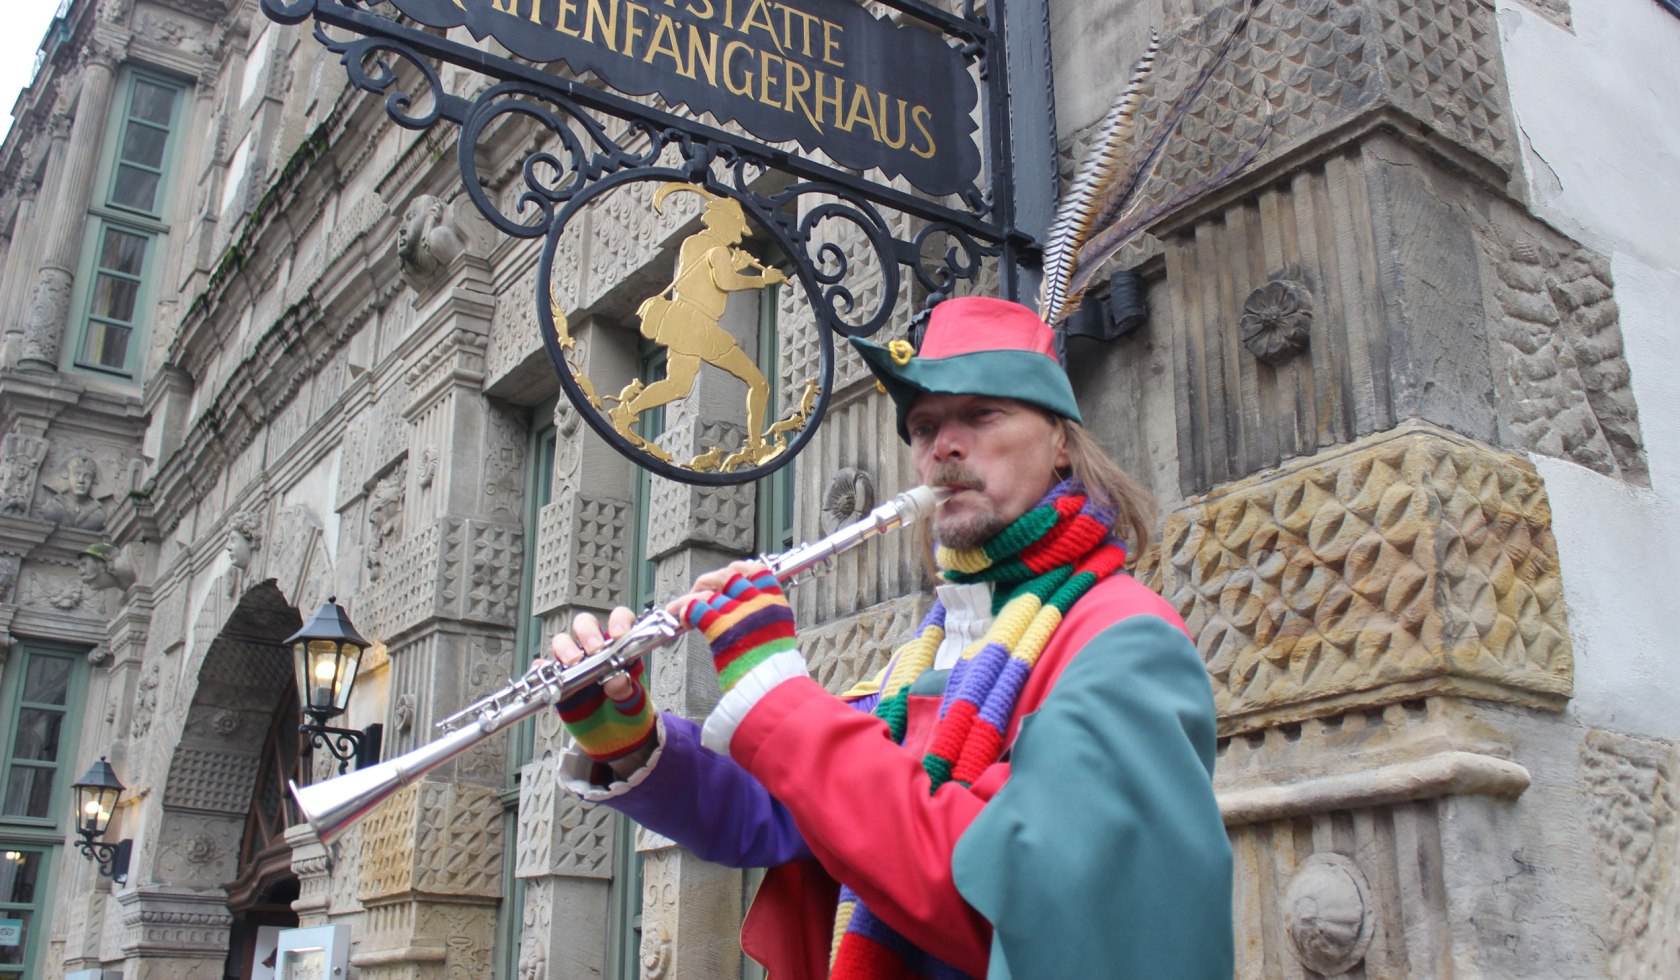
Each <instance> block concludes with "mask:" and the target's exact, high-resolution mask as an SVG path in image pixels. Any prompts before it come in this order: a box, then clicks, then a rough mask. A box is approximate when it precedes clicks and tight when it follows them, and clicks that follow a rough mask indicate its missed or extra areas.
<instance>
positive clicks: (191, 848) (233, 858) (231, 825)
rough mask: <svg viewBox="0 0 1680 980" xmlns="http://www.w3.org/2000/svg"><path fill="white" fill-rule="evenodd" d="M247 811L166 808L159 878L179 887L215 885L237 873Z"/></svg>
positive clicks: (158, 866) (161, 834) (159, 853)
mask: <svg viewBox="0 0 1680 980" xmlns="http://www.w3.org/2000/svg"><path fill="white" fill-rule="evenodd" d="M247 802H249V798H248V797H247ZM244 823H245V822H244V814H243V812H241V813H240V814H239V815H238V816H228V817H212V816H201V815H198V814H190V813H180V812H175V811H172V810H169V809H167V808H166V809H165V810H164V814H163V822H162V826H161V827H160V829H159V836H160V838H161V840H160V843H159V847H158V858H157V869H156V874H157V877H158V880H160V881H167V882H169V884H171V885H174V886H180V887H193V886H196V887H204V888H215V887H217V886H219V885H221V884H223V883H224V882H228V881H232V880H233V879H234V877H235V876H236V875H237V874H238V865H239V838H240V835H241V834H242V833H243V832H244V829H245V826H244Z"/></svg>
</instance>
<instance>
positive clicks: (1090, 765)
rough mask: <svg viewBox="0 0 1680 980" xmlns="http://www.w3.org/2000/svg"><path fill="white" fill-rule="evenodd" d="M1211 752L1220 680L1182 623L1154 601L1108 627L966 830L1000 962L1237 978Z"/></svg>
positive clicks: (973, 890)
mask: <svg viewBox="0 0 1680 980" xmlns="http://www.w3.org/2000/svg"><path fill="white" fill-rule="evenodd" d="M1213 756H1214V711H1213V695H1212V691H1211V689H1210V688H1209V684H1208V678H1207V673H1206V671H1205V670H1204V668H1203V666H1202V661H1201V657H1200V656H1199V655H1198V654H1197V653H1196V649H1195V647H1194V646H1193V645H1191V643H1190V641H1189V640H1188V639H1186V638H1185V636H1184V634H1183V633H1182V632H1180V631H1179V630H1177V629H1175V628H1174V627H1173V626H1171V625H1169V624H1168V623H1166V622H1165V621H1163V620H1161V619H1158V618H1156V617H1153V616H1132V617H1129V618H1127V619H1124V620H1122V621H1120V622H1119V623H1116V624H1115V625H1114V626H1111V627H1109V628H1108V629H1105V630H1103V631H1102V632H1101V633H1099V634H1097V636H1096V637H1095V638H1093V639H1092V641H1091V642H1090V643H1089V644H1088V645H1087V646H1086V647H1085V648H1084V649H1083V650H1081V651H1080V652H1079V653H1078V655H1076V656H1075V657H1074V658H1073V660H1072V662H1071V663H1069V664H1068V666H1067V668H1066V670H1065V671H1064V672H1063V673H1062V676H1061V678H1060V679H1059V680H1058V681H1057V682H1056V685H1055V687H1054V688H1053V689H1052V690H1051V692H1050V695H1049V696H1048V697H1047V698H1046V699H1045V701H1044V703H1043V705H1042V706H1041V707H1040V709H1039V710H1038V711H1037V712H1036V713H1034V714H1033V715H1032V716H1031V717H1029V718H1028V719H1027V720H1026V721H1025V722H1023V723H1022V726H1021V732H1020V737H1019V738H1018V739H1017V740H1016V742H1015V745H1014V748H1013V750H1012V755H1011V765H1010V768H1011V772H1010V777H1009V781H1008V782H1007V783H1005V784H1004V786H1003V788H1002V789H1001V790H999V792H998V794H997V796H996V797H994V798H993V799H992V800H991V802H990V803H988V804H987V806H986V808H985V809H984V810H982V811H981V812H980V814H979V816H978V817H977V818H976V819H975V820H974V822H973V823H972V824H971V825H970V826H969V828H968V830H967V832H966V833H964V834H963V836H962V838H961V840H959V841H958V842H957V847H956V851H955V856H954V871H955V878H956V884H957V888H958V890H959V891H960V892H961V893H962V895H963V898H964V899H966V900H967V901H968V902H969V904H971V905H973V906H974V908H975V909H976V910H978V911H979V912H980V913H981V914H982V915H984V916H985V917H986V919H987V920H988V921H990V922H991V923H992V927H993V936H992V952H991V960H990V967H989V971H988V974H987V975H988V977H989V978H992V980H1001V978H1009V977H1032V978H1040V977H1045V978H1054V977H1116V978H1132V977H1135V978H1163V977H1171V978H1174V980H1202V978H1206V980H1216V978H1217V980H1229V978H1230V976H1231V974H1232V970H1233V966H1234V951H1233V946H1232V929H1231V847H1230V842H1229V840H1228V838H1227V837H1226V833H1225V827H1224V823H1223V821H1222V820H1221V819H1220V816H1219V805H1218V802H1217V801H1216V800H1215V799H1214V795H1213V785H1212V779H1213Z"/></svg>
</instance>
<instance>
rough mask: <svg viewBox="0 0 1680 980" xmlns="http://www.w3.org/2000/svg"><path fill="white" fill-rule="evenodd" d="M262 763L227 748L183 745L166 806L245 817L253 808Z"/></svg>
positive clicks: (172, 769)
mask: <svg viewBox="0 0 1680 980" xmlns="http://www.w3.org/2000/svg"><path fill="white" fill-rule="evenodd" d="M260 763H261V760H260V759H258V758H257V756H255V755H246V754H243V753H235V752H229V751H227V749H226V748H213V747H209V746H195V745H182V746H180V747H178V748H177V749H176V750H175V759H174V762H173V764H172V765H171V766H170V770H169V782H168V784H167V785H166V786H165V788H164V793H163V802H164V805H165V806H171V807H182V808H185V809H191V810H208V811H213V812H217V813H228V814H244V813H245V811H246V809H247V808H248V807H249V806H250V805H251V791H252V789H253V788H254V787H255V785H256V781H257V768H258V766H259V765H260Z"/></svg>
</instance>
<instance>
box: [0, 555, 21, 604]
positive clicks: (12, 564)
mask: <svg viewBox="0 0 1680 980" xmlns="http://www.w3.org/2000/svg"><path fill="white" fill-rule="evenodd" d="M22 568H23V558H22V557H21V556H18V555H8V554H0V603H12V602H15V601H16V596H15V594H14V593H13V591H12V586H14V585H16V584H17V581H18V572H19V571H20V570H21V569H22Z"/></svg>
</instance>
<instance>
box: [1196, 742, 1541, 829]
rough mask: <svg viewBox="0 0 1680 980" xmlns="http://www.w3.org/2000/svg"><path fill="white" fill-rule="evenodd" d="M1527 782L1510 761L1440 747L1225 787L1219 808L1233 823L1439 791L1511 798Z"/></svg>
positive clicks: (1420, 796) (1396, 800) (1433, 794)
mask: <svg viewBox="0 0 1680 980" xmlns="http://www.w3.org/2000/svg"><path fill="white" fill-rule="evenodd" d="M1528 784H1529V775H1528V770H1527V769H1526V768H1524V767H1523V766H1520V765H1518V764H1517V763H1515V762H1511V761H1508V760H1506V759H1495V758H1493V757H1492V756H1486V755H1477V754H1476V753H1474V752H1442V753H1440V754H1438V755H1432V756H1429V757H1427V758H1423V759H1418V760H1415V761H1412V762H1401V763H1396V764H1395V765H1391V766H1380V767H1378V768H1376V769H1369V770H1366V771H1365V772H1358V773H1347V774H1344V775H1338V776H1324V777H1321V778H1318V779H1309V780H1305V781H1303V782H1299V783H1294V784H1292V785H1288V786H1271V787H1265V788H1260V789H1245V790H1237V791H1235V792H1231V793H1224V794H1221V795H1220V797H1219V812H1220V815H1221V816H1223V817H1224V818H1225V825H1226V826H1227V827H1235V826H1239V825H1241V824H1247V823H1259V822H1261V821H1263V820H1282V819H1286V818H1289V817H1299V816H1305V815H1307V814H1312V813H1328V812H1330V811H1332V810H1348V809H1353V808H1356V807H1373V806H1388V805H1391V804H1394V803H1402V802H1405V801H1407V800H1422V799H1430V798H1432V797H1438V796H1462V795H1473V796H1493V797H1498V798H1501V799H1514V798H1516V797H1517V796H1519V795H1521V794H1522V791H1523V790H1525V789H1527V788H1528Z"/></svg>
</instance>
